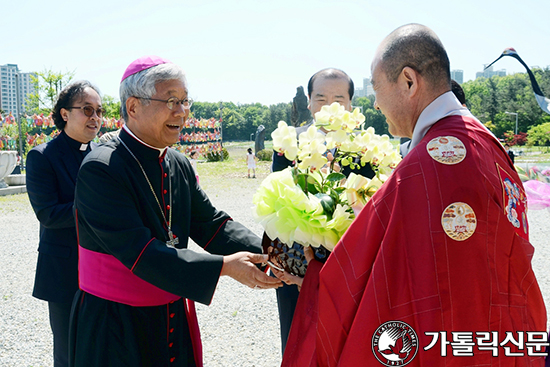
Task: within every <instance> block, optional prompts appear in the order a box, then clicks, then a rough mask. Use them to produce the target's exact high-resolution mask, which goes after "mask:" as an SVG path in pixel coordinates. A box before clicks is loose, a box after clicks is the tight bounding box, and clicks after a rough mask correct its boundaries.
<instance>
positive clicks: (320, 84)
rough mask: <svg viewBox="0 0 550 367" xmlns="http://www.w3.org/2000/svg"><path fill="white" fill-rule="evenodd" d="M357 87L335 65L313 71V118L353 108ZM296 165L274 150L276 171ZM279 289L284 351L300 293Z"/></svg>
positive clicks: (310, 94)
mask: <svg viewBox="0 0 550 367" xmlns="http://www.w3.org/2000/svg"><path fill="white" fill-rule="evenodd" d="M354 90H355V87H354V84H353V80H352V79H351V78H350V77H349V75H348V74H346V73H345V72H344V71H342V70H340V69H335V68H327V69H323V70H320V71H318V72H317V73H315V74H313V76H312V77H311V78H310V79H309V82H308V85H307V94H308V98H309V105H308V109H309V110H310V111H311V115H312V116H313V118H315V114H316V113H317V112H319V111H321V107H323V106H326V105H331V104H332V103H334V102H338V103H339V104H341V105H342V106H344V108H345V109H346V110H348V111H351V110H352V108H351V100H352V98H353V93H354ZM312 123H313V121H309V122H308V123H307V124H305V125H304V126H300V127H298V128H296V135H297V136H300V134H301V133H303V132H306V131H307V129H308V128H309V127H310V126H311V124H312ZM323 130H324V129H323V128H321V129H320V131H322V132H323V133H325V131H323ZM292 165H293V162H291V161H289V160H288V159H286V158H285V156H284V155H279V154H278V153H277V152H274V153H273V163H272V166H271V170H272V171H273V172H276V171H282V170H284V169H285V168H287V167H289V166H292ZM351 172H352V170H351V169H350V168H349V167H343V170H342V173H343V174H344V175H346V176H349V174H350V173H351ZM353 172H355V173H357V174H361V175H363V176H365V177H369V178H372V177H373V176H374V172H373V171H372V169H371V168H370V165H366V166H364V167H361V168H360V169H358V170H353ZM324 256H326V255H324ZM276 292H277V305H278V307H279V322H280V328H281V347H282V351H283V353H284V350H285V347H286V342H287V339H288V334H289V332H290V325H291V324H292V318H293V315H294V310H295V308H296V302H297V301H298V296H299V292H298V288H297V286H296V285H287V284H284V283H283V286H282V287H280V288H277V289H276Z"/></svg>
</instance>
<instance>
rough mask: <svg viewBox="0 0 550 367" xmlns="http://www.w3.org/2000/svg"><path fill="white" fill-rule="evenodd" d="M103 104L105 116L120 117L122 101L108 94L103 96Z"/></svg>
mask: <svg viewBox="0 0 550 367" xmlns="http://www.w3.org/2000/svg"><path fill="white" fill-rule="evenodd" d="M101 102H102V105H103V108H105V117H108V118H115V119H120V101H117V100H115V98H114V97H111V96H110V95H108V94H106V95H104V96H103V98H102V101H101Z"/></svg>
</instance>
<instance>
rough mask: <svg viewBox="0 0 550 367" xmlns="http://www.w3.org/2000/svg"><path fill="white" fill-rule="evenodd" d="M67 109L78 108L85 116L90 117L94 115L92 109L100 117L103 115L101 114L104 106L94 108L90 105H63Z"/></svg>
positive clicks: (103, 111)
mask: <svg viewBox="0 0 550 367" xmlns="http://www.w3.org/2000/svg"><path fill="white" fill-rule="evenodd" d="M65 108H66V109H67V110H72V109H75V108H76V109H78V110H82V112H84V114H85V115H86V116H87V117H92V116H93V115H94V111H95V113H96V114H97V117H101V116H103V114H104V113H105V108H103V107H99V108H98V109H97V110H96V109H94V108H93V107H92V106H83V107H65Z"/></svg>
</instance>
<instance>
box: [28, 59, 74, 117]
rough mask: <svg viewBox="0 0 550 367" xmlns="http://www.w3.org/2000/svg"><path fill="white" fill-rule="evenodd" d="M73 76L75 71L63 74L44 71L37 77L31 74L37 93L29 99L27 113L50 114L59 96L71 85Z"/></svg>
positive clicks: (37, 74) (32, 94) (30, 95)
mask: <svg viewBox="0 0 550 367" xmlns="http://www.w3.org/2000/svg"><path fill="white" fill-rule="evenodd" d="M73 76H74V71H71V72H69V71H68V72H66V73H61V72H54V71H52V70H44V71H41V72H38V73H36V76H34V75H32V74H31V83H32V84H33V85H34V90H35V91H34V93H31V94H29V96H28V98H27V106H28V107H27V108H28V110H27V112H28V113H44V114H49V113H50V111H51V110H52V109H53V106H54V104H55V100H56V99H57V96H58V95H59V93H60V92H61V91H62V90H63V88H64V87H65V86H67V84H69V83H70V81H71V80H72V79H73Z"/></svg>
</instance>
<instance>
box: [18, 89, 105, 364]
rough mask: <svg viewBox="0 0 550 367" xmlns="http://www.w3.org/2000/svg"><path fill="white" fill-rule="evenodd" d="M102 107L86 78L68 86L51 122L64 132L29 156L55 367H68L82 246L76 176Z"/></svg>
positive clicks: (39, 270)
mask: <svg viewBox="0 0 550 367" xmlns="http://www.w3.org/2000/svg"><path fill="white" fill-rule="evenodd" d="M103 112H104V109H103V108H102V106H101V97H100V95H99V90H98V89H97V87H95V86H93V85H92V84H91V83H89V82H88V81H77V82H75V83H72V84H70V85H69V86H67V87H66V88H65V89H64V90H63V91H61V93H60V94H59V96H58V99H57V102H56V104H55V107H54V111H53V120H54V122H55V125H56V127H57V129H58V130H60V131H61V133H60V134H59V135H58V136H57V137H56V138H55V139H53V140H52V141H50V142H48V143H44V144H41V145H39V146H37V147H35V148H33V149H32V150H31V151H30V152H29V154H28V156H27V191H28V194H29V199H30V202H31V205H32V207H33V210H34V212H35V214H36V217H37V218H38V221H39V222H40V242H39V246H38V263H37V265H36V278H35V283H34V290H33V296H34V297H36V298H39V299H42V300H45V301H47V302H48V309H49V315H50V326H51V328H52V332H53V337H54V341H53V344H54V366H55V367H60V366H68V334H69V320H70V313H71V305H72V301H73V297H74V294H75V292H76V290H77V289H78V248H77V237H76V227H75V217H74V215H73V204H74V192H75V184H76V176H77V173H78V170H79V168H80V164H81V163H82V160H83V159H84V157H85V156H86V154H87V153H88V152H90V150H91V149H92V144H93V143H92V144H90V142H91V140H92V139H94V138H95V137H96V135H97V133H98V131H99V128H100V127H101V117H102V115H103Z"/></svg>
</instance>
